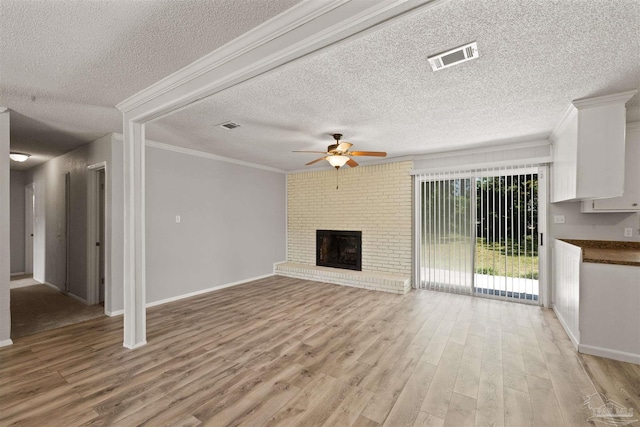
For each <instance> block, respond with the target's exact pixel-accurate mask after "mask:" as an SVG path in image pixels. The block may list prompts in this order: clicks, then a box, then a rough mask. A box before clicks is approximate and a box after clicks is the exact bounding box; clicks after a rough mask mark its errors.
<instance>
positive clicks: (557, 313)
mask: <svg viewBox="0 0 640 427" xmlns="http://www.w3.org/2000/svg"><path fill="white" fill-rule="evenodd" d="M551 309H552V310H553V312H554V313H555V314H556V317H557V318H558V320H559V321H560V324H561V325H562V328H563V329H564V331H565V333H566V334H567V336H568V337H569V339H570V340H571V343H572V344H573V346H574V347H575V349H576V350H578V346H579V345H580V344H579V343H578V339H577V338H576V337H575V336H574V335H573V333H572V332H571V329H569V327H568V326H567V323H566V322H565V321H564V319H563V318H562V315H561V314H560V311H558V310H556V306H555V305H551Z"/></svg>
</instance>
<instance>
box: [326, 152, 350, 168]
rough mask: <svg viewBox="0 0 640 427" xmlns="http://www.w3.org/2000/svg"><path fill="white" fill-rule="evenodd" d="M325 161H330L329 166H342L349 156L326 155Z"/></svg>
mask: <svg viewBox="0 0 640 427" xmlns="http://www.w3.org/2000/svg"><path fill="white" fill-rule="evenodd" d="M327 161H328V162H329V163H331V166H333V167H334V168H339V167H341V166H344V165H345V163H347V162H348V161H349V156H341V155H335V156H328V157H327Z"/></svg>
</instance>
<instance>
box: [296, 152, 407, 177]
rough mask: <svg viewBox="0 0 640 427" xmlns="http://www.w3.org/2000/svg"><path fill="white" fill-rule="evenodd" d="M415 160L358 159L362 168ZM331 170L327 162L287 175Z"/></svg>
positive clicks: (405, 158) (391, 158)
mask: <svg viewBox="0 0 640 427" xmlns="http://www.w3.org/2000/svg"><path fill="white" fill-rule="evenodd" d="M413 160H414V156H400V157H386V158H384V159H380V158H379V159H375V160H373V159H372V160H366V161H362V160H361V159H360V158H359V157H358V163H359V165H360V166H361V167H366V166H376V165H385V164H388V163H400V162H411V161H413ZM321 164H322V163H321ZM347 169H348V168H347ZM329 170H333V166H330V165H329V163H328V162H327V163H326V165H323V166H316V167H312V168H302V169H294V170H290V171H286V172H285V173H286V174H287V175H290V174H296V173H307V172H322V171H329Z"/></svg>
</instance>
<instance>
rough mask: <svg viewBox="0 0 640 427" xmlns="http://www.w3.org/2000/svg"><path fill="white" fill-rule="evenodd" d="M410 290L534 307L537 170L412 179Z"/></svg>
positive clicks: (496, 170) (536, 290)
mask: <svg viewBox="0 0 640 427" xmlns="http://www.w3.org/2000/svg"><path fill="white" fill-rule="evenodd" d="M415 191H416V198H415V200H416V205H417V206H416V228H417V230H416V236H418V238H417V242H416V243H417V244H416V255H417V262H416V266H417V271H416V281H415V287H417V288H422V289H432V290H441V291H447V292H454V293H461V294H468V295H471V294H474V295H481V296H487V297H494V298H506V299H518V300H524V301H528V302H537V301H538V300H539V286H538V216H537V214H538V168H537V167H534V166H526V167H514V168H490V169H481V170H473V171H458V172H447V173H431V174H421V175H415Z"/></svg>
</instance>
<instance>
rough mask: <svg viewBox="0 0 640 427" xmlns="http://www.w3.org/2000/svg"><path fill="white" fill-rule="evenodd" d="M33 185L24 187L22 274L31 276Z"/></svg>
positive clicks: (33, 215)
mask: <svg viewBox="0 0 640 427" xmlns="http://www.w3.org/2000/svg"><path fill="white" fill-rule="evenodd" d="M34 198H35V183H33V182H31V183H29V184H27V185H25V186H24V274H33V251H34V244H33V239H34V230H35V228H34V217H35V213H34V211H35V201H34Z"/></svg>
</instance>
